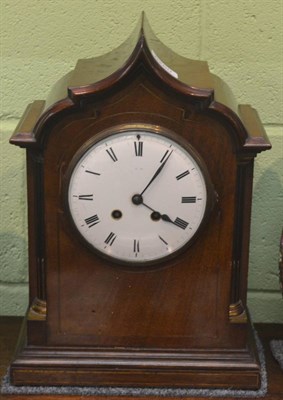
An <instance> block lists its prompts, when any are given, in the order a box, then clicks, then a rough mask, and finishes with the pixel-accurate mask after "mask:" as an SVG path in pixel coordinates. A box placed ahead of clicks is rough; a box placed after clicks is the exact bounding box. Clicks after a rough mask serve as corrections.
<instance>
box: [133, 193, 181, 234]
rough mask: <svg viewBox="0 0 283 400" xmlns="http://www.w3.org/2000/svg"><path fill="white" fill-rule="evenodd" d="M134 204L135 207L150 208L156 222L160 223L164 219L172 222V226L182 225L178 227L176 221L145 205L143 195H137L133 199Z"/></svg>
mask: <svg viewBox="0 0 283 400" xmlns="http://www.w3.org/2000/svg"><path fill="white" fill-rule="evenodd" d="M132 202H133V203H134V204H135V205H140V204H142V205H143V206H145V207H146V208H148V209H149V210H151V211H152V213H151V218H152V219H153V220H154V221H159V220H160V219H162V221H166V222H171V223H172V224H174V225H176V226H179V227H180V225H178V224H177V223H176V221H173V220H172V219H171V218H170V217H169V216H168V215H167V214H161V213H160V212H159V211H156V210H154V209H153V208H152V207H150V206H149V205H147V204H146V203H144V201H143V197H142V195H141V194H135V195H134V196H133V197H132Z"/></svg>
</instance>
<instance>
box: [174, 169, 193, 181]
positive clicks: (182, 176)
mask: <svg viewBox="0 0 283 400" xmlns="http://www.w3.org/2000/svg"><path fill="white" fill-rule="evenodd" d="M189 173H190V171H189V170H187V171H184V172H182V173H181V174H180V175H177V176H176V179H177V181H179V180H180V179H182V178H184V177H185V176H187V175H189Z"/></svg>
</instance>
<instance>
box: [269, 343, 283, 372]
mask: <svg viewBox="0 0 283 400" xmlns="http://www.w3.org/2000/svg"><path fill="white" fill-rule="evenodd" d="M270 348H271V351H272V354H273V356H274V358H275V359H276V360H277V361H278V363H279V365H280V367H281V369H283V340H271V342H270Z"/></svg>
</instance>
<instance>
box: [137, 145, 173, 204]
mask: <svg viewBox="0 0 283 400" xmlns="http://www.w3.org/2000/svg"><path fill="white" fill-rule="evenodd" d="M172 152H173V150H171V152H170V153H169V155H168V156H167V158H165V160H164V161H163V163H162V164H161V165H160V167H159V168H158V170H157V171H156V172H155V174H154V175H153V177H152V178H151V180H150V181H149V182H148V184H147V185H146V187H145V188H144V189H143V191H142V192H141V194H140V195H141V196H142V195H143V194H144V192H145V191H146V189H147V188H148V187H149V185H151V184H152V182H153V181H154V179H155V178H156V177H157V176H158V175H159V174H160V172H161V171H162V169H163V168H164V166H165V164H166V163H167V161H168V159H169V157H170V156H171V154H172Z"/></svg>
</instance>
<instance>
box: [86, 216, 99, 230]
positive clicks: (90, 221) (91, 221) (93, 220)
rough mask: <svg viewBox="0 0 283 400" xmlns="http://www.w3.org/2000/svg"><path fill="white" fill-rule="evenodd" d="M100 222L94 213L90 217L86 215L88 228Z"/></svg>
mask: <svg viewBox="0 0 283 400" xmlns="http://www.w3.org/2000/svg"><path fill="white" fill-rule="evenodd" d="M99 222H100V220H99V218H98V216H97V215H96V214H95V215H93V216H92V217H88V218H86V219H85V223H86V224H87V225H88V227H89V228H91V227H92V226H94V225H96V224H98V223H99Z"/></svg>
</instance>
